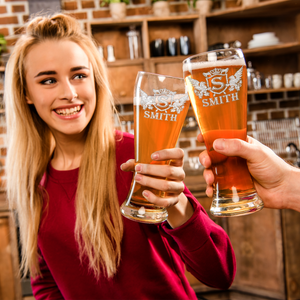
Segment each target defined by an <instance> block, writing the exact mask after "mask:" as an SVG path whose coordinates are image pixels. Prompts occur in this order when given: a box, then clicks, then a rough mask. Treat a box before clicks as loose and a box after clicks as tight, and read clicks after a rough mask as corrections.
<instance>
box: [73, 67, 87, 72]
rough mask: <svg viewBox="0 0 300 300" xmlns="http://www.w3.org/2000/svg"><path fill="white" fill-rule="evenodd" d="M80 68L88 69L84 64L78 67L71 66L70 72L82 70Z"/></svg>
mask: <svg viewBox="0 0 300 300" xmlns="http://www.w3.org/2000/svg"><path fill="white" fill-rule="evenodd" d="M82 69H86V70H89V68H88V67H85V66H78V67H74V68H71V72H74V71H79V70H82Z"/></svg>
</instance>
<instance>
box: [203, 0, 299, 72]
mask: <svg viewBox="0 0 300 300" xmlns="http://www.w3.org/2000/svg"><path fill="white" fill-rule="evenodd" d="M299 20H300V1H298V0H269V1H264V2H260V3H259V4H258V5H257V6H255V7H251V8H248V9H243V8H234V9H231V10H227V11H223V12H221V11H220V12H214V13H211V14H210V15H208V16H207V40H208V45H210V44H214V43H217V42H229V41H232V40H239V41H240V42H241V43H242V48H243V52H244V54H245V58H246V60H251V61H252V62H253V66H254V67H256V68H257V69H258V70H259V71H260V72H262V73H263V74H265V75H269V74H282V75H283V74H284V73H295V72H298V71H299V69H300V61H299V51H300V23H299ZM263 32H274V33H275V35H276V37H278V38H279V41H280V43H279V44H278V45H275V46H269V47H260V48H253V49H248V42H249V41H250V40H251V39H252V37H253V34H256V33H263Z"/></svg>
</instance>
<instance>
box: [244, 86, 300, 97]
mask: <svg viewBox="0 0 300 300" xmlns="http://www.w3.org/2000/svg"><path fill="white" fill-rule="evenodd" d="M294 91H300V88H295V87H293V88H280V89H260V90H250V91H248V95H253V94H265V93H280V92H294Z"/></svg>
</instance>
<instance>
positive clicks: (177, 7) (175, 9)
mask: <svg viewBox="0 0 300 300" xmlns="http://www.w3.org/2000/svg"><path fill="white" fill-rule="evenodd" d="M187 11H189V7H188V5H187V3H179V4H170V12H171V13H181V12H187Z"/></svg>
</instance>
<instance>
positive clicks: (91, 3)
mask: <svg viewBox="0 0 300 300" xmlns="http://www.w3.org/2000/svg"><path fill="white" fill-rule="evenodd" d="M81 6H82V8H95V3H94V1H81Z"/></svg>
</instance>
